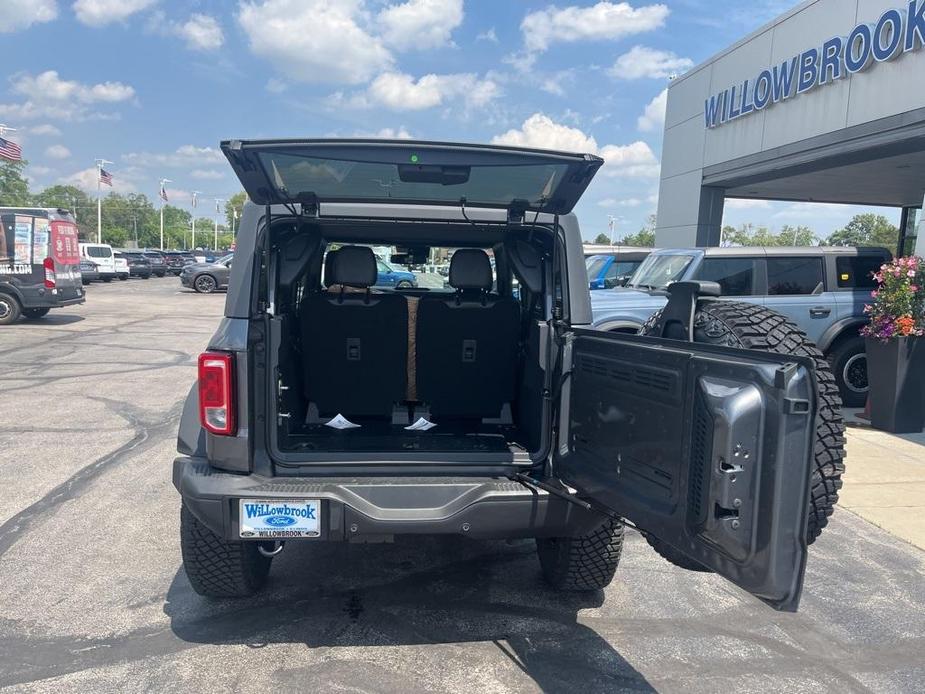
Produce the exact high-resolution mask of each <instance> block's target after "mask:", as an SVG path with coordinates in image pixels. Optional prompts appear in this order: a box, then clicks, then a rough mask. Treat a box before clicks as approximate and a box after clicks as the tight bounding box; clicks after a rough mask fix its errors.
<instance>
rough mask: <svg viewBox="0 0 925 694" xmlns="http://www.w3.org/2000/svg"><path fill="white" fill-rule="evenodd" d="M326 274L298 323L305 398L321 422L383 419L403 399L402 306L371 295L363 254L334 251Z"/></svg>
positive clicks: (370, 260)
mask: <svg viewBox="0 0 925 694" xmlns="http://www.w3.org/2000/svg"><path fill="white" fill-rule="evenodd" d="M331 271H332V279H333V283H332V285H331V287H330V289H329V291H327V292H320V293H314V294H310V295H309V296H308V297H307V300H306V301H305V305H304V310H303V313H302V317H301V333H302V345H303V352H304V356H305V366H304V373H305V378H304V384H303V386H304V392H305V397H306V399H307V400H308V401H309V402H310V403H312V404H314V405H315V406H316V407H317V410H318V414H319V415H320V416H321V417H322V418H327V417H329V416H334V415H336V414H343V415H344V416H345V417H348V418H349V417H350V416H382V417H390V416H391V414H392V409H393V407H394V405H395V403H398V402H401V401H403V400H404V399H405V396H406V389H407V363H408V305H407V302H406V301H405V299H404V297H401V296H397V295H393V294H373V293H371V292H370V287H372V286H373V285H374V284H375V283H376V278H377V270H376V259H375V256H374V255H373V252H372V250H371V249H370V248H366V247H363V246H345V247H343V248H341V249H340V250H338V251H337V255H336V262H334V263H332V267H331Z"/></svg>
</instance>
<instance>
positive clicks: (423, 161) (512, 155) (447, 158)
mask: <svg viewBox="0 0 925 694" xmlns="http://www.w3.org/2000/svg"><path fill="white" fill-rule="evenodd" d="M221 147H222V151H223V152H224V153H225V156H226V157H227V158H228V160H229V161H230V162H231V166H232V167H233V168H234V171H235V173H236V174H237V176H238V178H239V179H240V181H241V184H242V185H243V186H244V189H245V190H246V191H247V194H248V196H249V197H250V199H251V200H252V201H254V202H255V203H257V204H258V205H268V204H279V203H305V204H317V203H322V202H361V203H380V204H421V205H452V206H459V205H460V204H461V203H462V204H464V205H467V206H472V207H494V208H502V209H509V210H519V211H522V212H526V211H531V212H544V213H550V214H567V213H568V212H571V211H572V208H573V207H574V206H575V204H576V203H577V202H578V200H579V198H580V197H581V195H582V193H584V191H585V189H586V188H587V187H588V184H589V183H590V182H591V179H592V178H593V177H594V174H595V173H596V172H597V170H598V169H599V168H600V167H601V165H602V164H603V163H604V160H603V159H601V158H600V157H596V156H594V155H590V154H566V153H562V152H552V151H545V150H530V149H519V148H513V147H499V146H493V145H492V146H488V145H466V144H445V143H434V142H411V141H406V140H402V141H388V140H261V141H245V140H228V141H224V142H222V145H221Z"/></svg>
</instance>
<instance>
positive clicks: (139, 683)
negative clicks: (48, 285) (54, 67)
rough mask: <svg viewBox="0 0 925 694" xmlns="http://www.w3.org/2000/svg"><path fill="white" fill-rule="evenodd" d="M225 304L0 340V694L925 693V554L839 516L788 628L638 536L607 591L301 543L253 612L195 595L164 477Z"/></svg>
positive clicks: (430, 557) (168, 306) (454, 555)
mask: <svg viewBox="0 0 925 694" xmlns="http://www.w3.org/2000/svg"><path fill="white" fill-rule="evenodd" d="M223 301H224V295H223V294H215V295H198V294H195V293H193V292H190V291H183V290H181V288H180V286H179V282H178V281H177V280H176V279H172V278H167V279H151V280H148V281H139V280H134V281H131V282H128V283H116V284H111V285H93V286H92V287H91V288H89V289H88V296H87V303H86V304H84V305H82V306H79V307H74V308H68V309H61V310H58V311H56V312H53V313H52V314H50V315H49V316H48V317H47V318H46V319H45V320H43V321H38V322H34V323H28V324H27V323H20V324H18V325H16V326H13V327H9V328H6V329H4V330H3V331H2V332H0V359H2V360H3V361H2V363H3V365H4V369H3V370H2V374H0V397H2V402H3V403H4V417H3V418H2V419H0V451H2V452H0V484H2V488H3V490H4V492H3V494H2V495H0V585H3V586H4V590H3V591H0V686H8V687H11V688H12V690H14V691H15V690H17V689H21V690H23V691H25V690H28V691H56V692H57V691H94V692H96V691H113V692H121V691H128V690H145V689H150V690H158V691H177V692H180V691H184V692H185V691H203V690H206V689H208V690H211V691H222V690H227V689H241V690H244V689H248V690H250V689H258V688H259V689H269V688H273V689H274V690H277V691H279V690H282V691H288V690H302V691H309V690H318V691H402V692H417V691H421V692H428V691H459V692H463V691H465V692H471V691H473V690H479V691H486V692H487V691H539V690H544V691H564V690H574V689H581V690H583V691H587V692H594V691H615V690H620V689H621V688H622V689H642V690H646V689H649V688H654V689H657V690H660V691H682V690H683V691H686V692H699V691H703V692H712V691H717V690H719V689H721V688H727V687H728V688H730V689H731V688H733V687H734V688H735V689H736V690H737V691H759V690H762V691H764V690H786V691H801V690H807V691H809V690H812V691H814V692H815V691H839V692H841V691H869V690H874V691H913V690H916V689H917V688H920V687H921V684H922V682H923V681H925V663H923V661H922V658H921V654H922V652H923V651H925V553H923V552H922V551H921V550H919V549H917V548H915V547H913V546H911V545H908V544H905V543H904V542H902V541H900V540H898V539H895V538H894V537H892V536H891V535H889V534H888V533H886V532H885V531H883V530H880V529H878V528H876V527H874V526H872V525H870V524H868V523H866V522H865V521H863V520H861V519H860V518H858V517H856V516H854V515H852V514H851V513H849V512H846V511H844V510H842V511H840V512H838V513H837V514H836V516H835V518H834V520H833V522H832V524H831V525H830V526H829V529H828V530H827V531H826V532H825V533H824V534H823V536H822V538H821V539H820V540H819V541H818V542H816V544H815V545H813V547H812V548H811V551H810V565H809V570H808V573H807V585H806V590H805V593H804V599H803V603H802V606H801V609H800V612H799V613H798V614H795V615H793V614H780V613H776V612H774V611H772V610H771V609H769V608H766V607H765V606H764V605H762V604H761V603H759V602H757V601H756V600H754V599H753V598H751V597H750V596H747V595H746V594H744V593H742V592H741V591H739V590H737V589H735V588H732V587H731V586H730V585H729V584H728V583H726V582H725V581H723V580H721V579H719V578H717V577H715V576H711V575H695V576H691V575H687V574H685V573H684V572H683V571H682V570H681V569H677V568H675V567H673V566H671V565H670V564H668V563H667V562H665V561H664V560H662V559H661V558H660V557H658V556H657V555H656V554H655V553H654V552H653V551H651V550H650V549H649V548H648V546H647V545H646V543H645V542H644V541H643V540H642V539H641V538H640V537H639V536H638V535H637V534H636V533H630V534H629V535H628V539H627V548H626V551H625V553H624V559H623V563H622V565H621V568H620V569H619V571H618V573H617V578H616V580H615V581H614V583H613V584H612V585H611V586H610V587H609V588H608V589H607V590H606V591H605V592H604V593H603V594H591V595H586V596H563V595H561V594H557V593H554V592H553V591H551V590H549V589H548V588H546V587H545V585H544V584H543V582H542V579H541V577H540V572H539V566H538V564H537V561H536V555H535V552H534V550H533V546H532V544H531V543H530V542H526V541H516V542H473V541H468V540H463V539H450V540H442V541H441V540H430V539H421V540H409V539H407V538H406V539H403V540H402V541H401V542H399V543H397V544H394V545H391V544H384V545H365V546H355V545H333V544H332V545H320V544H319V545H311V544H293V545H291V546H289V547H288V548H287V549H286V551H284V552H283V554H282V555H280V556H279V557H278V558H277V559H276V560H275V562H277V564H274V569H273V570H272V572H271V578H270V584H269V586H268V590H267V591H266V592H265V593H263V594H261V595H260V596H258V597H256V598H253V599H249V600H243V601H213V602H210V601H207V600H204V599H202V598H200V597H199V596H197V595H195V594H194V593H193V591H192V589H191V588H190V586H189V584H188V582H187V580H186V577H185V575H184V573H183V570H182V566H181V563H180V553H179V546H178V520H179V497H178V495H177V494H176V492H175V491H174V489H173V487H172V486H171V483H170V463H171V460H172V459H173V456H174V439H175V434H176V425H177V421H178V418H179V413H180V408H181V407H182V403H183V401H184V399H185V397H186V393H187V390H188V388H189V385H190V383H191V381H192V379H193V378H194V376H195V359H196V355H197V354H198V353H199V352H200V351H201V350H202V349H203V348H204V347H205V346H206V343H207V341H208V339H209V336H210V335H211V333H212V331H213V330H214V327H215V325H216V323H217V320H218V318H219V316H220V315H221V311H222V305H223ZM850 452H851V448H850V444H849V454H850ZM848 466H849V477H848V479H849V482H848V483H849V484H850V469H851V468H850V466H851V459H850V458H849V460H848Z"/></svg>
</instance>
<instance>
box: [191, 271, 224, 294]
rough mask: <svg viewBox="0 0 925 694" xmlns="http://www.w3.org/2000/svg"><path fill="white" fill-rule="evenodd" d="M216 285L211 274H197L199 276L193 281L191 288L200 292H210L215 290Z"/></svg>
mask: <svg viewBox="0 0 925 694" xmlns="http://www.w3.org/2000/svg"><path fill="white" fill-rule="evenodd" d="M217 286H218V285H217V283H216V282H215V278H214V277H212V275H199V277H197V278H196V279H195V280H194V281H193V289H195V290H196V291H197V292H199V293H200V294H211V293H212V292H214V291H215V288H216V287H217Z"/></svg>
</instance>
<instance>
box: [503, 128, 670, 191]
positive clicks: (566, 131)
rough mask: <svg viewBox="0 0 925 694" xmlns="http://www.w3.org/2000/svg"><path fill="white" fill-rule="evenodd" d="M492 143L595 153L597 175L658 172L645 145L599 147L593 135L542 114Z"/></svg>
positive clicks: (651, 174) (643, 175)
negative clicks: (598, 163)
mask: <svg viewBox="0 0 925 694" xmlns="http://www.w3.org/2000/svg"><path fill="white" fill-rule="evenodd" d="M492 142H493V143H494V144H499V145H511V146H514V147H531V148H534V149H553V150H562V151H566V152H581V153H587V154H597V155H599V156H601V157H603V159H604V161H605V164H604V167H603V168H602V170H601V173H602V174H604V175H606V176H627V177H633V178H654V177H657V176H658V173H659V165H658V159H656V157H655V154H654V153H653V152H652V149H651V148H650V147H649V145H647V144H646V143H645V142H642V141H637V142H633V143H630V144H628V145H604V146H603V147H601V146H599V145H598V144H597V140H595V139H594V137H593V136H591V135H587V134H586V133H584V132H583V131H582V130H579V129H578V128H572V127H570V126H567V125H562V124H561V123H556V122H555V121H553V120H552V119H551V118H550V117H549V116H546V115H544V114H542V113H535V114H533V115H532V116H530V117H529V118H528V119H527V120H526V121H524V124H523V125H522V126H521V127H520V128H519V129H516V128H515V129H512V130H508V131H507V132H506V133H503V134H501V135H497V136H495V137H494V138H492Z"/></svg>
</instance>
